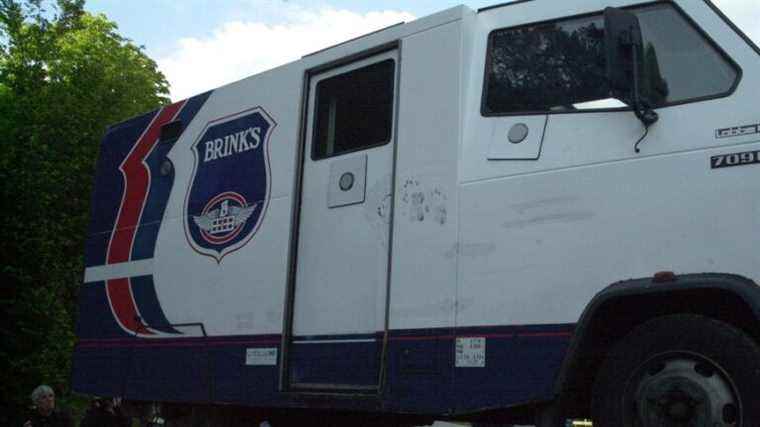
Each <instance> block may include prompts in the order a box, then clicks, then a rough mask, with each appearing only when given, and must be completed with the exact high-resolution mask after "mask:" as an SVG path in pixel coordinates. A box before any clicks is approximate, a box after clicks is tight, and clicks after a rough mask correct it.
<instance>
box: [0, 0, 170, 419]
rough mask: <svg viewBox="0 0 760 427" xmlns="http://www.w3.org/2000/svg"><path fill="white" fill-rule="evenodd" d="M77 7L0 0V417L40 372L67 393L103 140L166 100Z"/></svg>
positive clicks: (130, 48)
mask: <svg viewBox="0 0 760 427" xmlns="http://www.w3.org/2000/svg"><path fill="white" fill-rule="evenodd" d="M83 6H84V0H58V1H57V2H56V3H54V4H49V3H47V2H44V1H42V0H0V195H1V196H2V201H3V206H5V209H4V212H3V215H2V219H0V236H2V244H0V261H1V264H0V281H1V283H2V284H1V285H0V308H1V309H2V311H3V313H5V314H6V316H5V317H6V319H8V320H7V321H5V322H2V323H0V333H1V334H2V337H1V338H2V343H3V345H2V347H0V366H1V367H2V370H1V371H0V402H3V403H2V405H4V406H7V407H5V408H0V425H11V424H14V423H16V421H17V420H18V419H19V417H20V416H21V415H20V411H23V410H24V408H25V407H26V406H28V404H29V401H28V395H29V393H30V392H31V390H32V388H33V387H34V386H36V385H38V384H40V383H47V384H50V385H51V386H53V387H54V388H55V389H56V390H57V391H58V393H59V395H62V396H61V397H63V398H64V399H65V398H66V395H67V394H68V393H69V389H68V381H69V376H70V360H71V351H72V348H73V345H74V341H75V335H74V323H75V319H76V299H77V294H78V289H79V286H80V284H81V278H82V274H83V256H82V254H83V252H84V239H85V236H86V233H87V222H88V217H89V211H90V209H89V202H90V200H89V199H90V193H91V186H92V175H93V171H94V166H95V159H96V157H97V152H98V147H99V140H100V138H101V136H102V135H103V133H104V130H105V127H106V126H107V125H108V124H111V123H114V122H118V121H120V120H123V119H125V118H127V117H130V116H134V115H136V114H138V113H141V112H144V111H147V110H150V109H153V108H156V107H157V106H159V105H161V104H164V103H166V102H167V101H168V99H167V94H168V83H167V82H166V79H165V78H164V76H163V75H162V74H161V73H160V72H159V71H158V70H157V67H156V64H155V62H153V61H152V60H151V59H150V58H148V57H147V56H146V55H145V53H144V52H143V51H142V50H141V48H140V47H137V46H135V45H134V44H133V43H131V42H130V41H129V40H127V39H125V38H123V37H122V36H120V35H119V34H118V28H117V26H116V24H115V23H113V22H111V21H109V20H108V19H107V18H106V17H105V16H103V15H91V14H89V13H87V12H85V11H84V9H83ZM48 7H49V10H48V9H47V8H48Z"/></svg>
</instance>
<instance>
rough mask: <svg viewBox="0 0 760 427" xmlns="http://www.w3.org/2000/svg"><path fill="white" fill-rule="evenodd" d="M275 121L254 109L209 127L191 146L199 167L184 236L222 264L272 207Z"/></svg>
mask: <svg viewBox="0 0 760 427" xmlns="http://www.w3.org/2000/svg"><path fill="white" fill-rule="evenodd" d="M275 126H276V123H275V122H274V120H272V118H271V117H270V116H269V114H267V113H266V111H264V110H263V109H262V108H259V107H257V108H254V109H252V110H248V111H244V112H242V113H238V114H235V115H232V116H228V117H225V118H222V119H218V120H214V121H212V122H209V123H208V125H206V129H205V130H204V131H203V132H201V136H200V138H198V139H197V140H196V142H195V143H193V144H192V145H191V147H190V149H191V150H192V152H193V155H194V156H195V168H194V170H193V175H192V178H191V179H192V180H191V182H190V186H189V188H188V191H187V196H186V198H185V216H184V218H185V235H186V236H187V241H188V243H189V244H190V246H191V247H192V248H193V249H194V250H195V251H197V252H198V253H200V254H203V255H207V256H210V257H213V258H214V259H216V261H217V262H221V261H222V258H224V256H225V255H227V254H229V253H231V252H234V251H236V250H238V249H240V248H242V247H243V246H245V245H246V244H247V243H248V242H249V241H250V240H251V238H253V236H254V235H255V234H256V232H257V231H258V229H259V227H260V226H261V222H262V220H263V218H264V213H265V212H266V210H267V206H268V205H269V193H270V185H271V182H270V181H271V178H270V171H269V138H270V137H271V134H272V130H273V129H274V127H275Z"/></svg>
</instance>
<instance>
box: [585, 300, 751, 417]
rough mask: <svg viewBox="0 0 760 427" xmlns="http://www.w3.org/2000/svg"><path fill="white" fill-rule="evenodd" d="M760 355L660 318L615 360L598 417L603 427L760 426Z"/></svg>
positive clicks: (678, 319)
mask: <svg viewBox="0 0 760 427" xmlns="http://www.w3.org/2000/svg"><path fill="white" fill-rule="evenodd" d="M758 391H760V347H758V345H757V343H755V342H754V341H753V340H752V339H751V338H749V337H748V336H747V335H746V334H744V333H743V332H742V331H740V330H738V329H736V328H734V327H733V326H731V325H729V324H727V323H723V322H720V321H717V320H714V319H710V318H707V317H703V316H698V315H692V314H678V315H672V316H664V317H658V318H655V319H653V320H650V321H648V322H646V323H644V324H643V325H641V326H639V327H637V328H636V329H634V330H633V331H632V332H631V333H630V334H628V335H627V336H626V337H624V338H623V339H622V340H621V341H620V342H619V343H618V344H617V345H616V346H615V347H614V348H613V349H612V351H611V352H610V353H609V354H608V356H607V358H606V359H605V361H604V362H603V363H602V367H601V369H600V370H599V372H598V374H597V376H596V379H595V381H594V388H593V396H592V405H591V412H592V415H593V420H594V425H596V426H603V427H613V426H614V427H650V426H692V425H693V426H702V425H706V426H715V427H728V426H731V427H748V426H757V425H760V399H758V398H757V394H758Z"/></svg>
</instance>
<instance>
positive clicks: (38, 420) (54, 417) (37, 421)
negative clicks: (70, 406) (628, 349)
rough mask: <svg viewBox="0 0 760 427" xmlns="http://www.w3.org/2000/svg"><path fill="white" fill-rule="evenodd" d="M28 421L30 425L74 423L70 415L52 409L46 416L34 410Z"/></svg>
mask: <svg viewBox="0 0 760 427" xmlns="http://www.w3.org/2000/svg"><path fill="white" fill-rule="evenodd" d="M29 421H31V422H32V427H73V426H74V424H73V423H72V421H71V416H70V415H69V414H68V413H66V412H64V411H59V410H57V409H54V410H53V412H51V413H50V415H48V416H47V417H46V416H44V415H42V414H40V413H39V412H34V413H33V414H32V416H31V417H29Z"/></svg>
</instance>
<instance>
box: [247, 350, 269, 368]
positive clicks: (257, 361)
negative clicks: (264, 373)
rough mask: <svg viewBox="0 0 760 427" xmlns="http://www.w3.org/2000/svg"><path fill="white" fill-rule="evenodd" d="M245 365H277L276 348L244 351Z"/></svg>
mask: <svg viewBox="0 0 760 427" xmlns="http://www.w3.org/2000/svg"><path fill="white" fill-rule="evenodd" d="M245 364H246V365H248V366H275V365H277V347H267V348H247V349H245Z"/></svg>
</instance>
